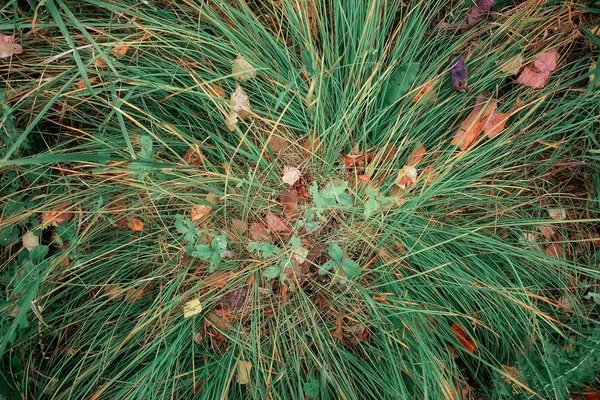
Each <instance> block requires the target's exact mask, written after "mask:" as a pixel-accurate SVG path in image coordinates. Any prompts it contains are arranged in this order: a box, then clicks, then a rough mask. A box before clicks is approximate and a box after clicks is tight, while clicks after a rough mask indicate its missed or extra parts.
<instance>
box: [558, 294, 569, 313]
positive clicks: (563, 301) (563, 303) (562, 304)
mask: <svg viewBox="0 0 600 400" xmlns="http://www.w3.org/2000/svg"><path fill="white" fill-rule="evenodd" d="M556 305H558V308H561V309H563V310H572V309H573V304H571V300H569V298H568V297H567V296H560V297H559V298H558V301H557V302H556Z"/></svg>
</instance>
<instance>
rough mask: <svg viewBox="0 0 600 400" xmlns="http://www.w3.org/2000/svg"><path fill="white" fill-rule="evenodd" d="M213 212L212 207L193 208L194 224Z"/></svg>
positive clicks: (192, 217) (200, 206)
mask: <svg viewBox="0 0 600 400" xmlns="http://www.w3.org/2000/svg"><path fill="white" fill-rule="evenodd" d="M211 211H212V207H210V206H205V205H199V206H194V207H192V215H191V219H192V222H195V221H198V220H199V219H201V218H202V217H204V216H206V215H208V214H209V213H210V212H211Z"/></svg>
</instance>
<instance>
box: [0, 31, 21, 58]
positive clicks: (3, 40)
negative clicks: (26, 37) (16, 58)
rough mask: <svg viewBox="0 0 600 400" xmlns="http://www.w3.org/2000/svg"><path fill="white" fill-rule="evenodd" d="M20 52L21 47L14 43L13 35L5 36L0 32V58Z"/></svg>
mask: <svg viewBox="0 0 600 400" xmlns="http://www.w3.org/2000/svg"><path fill="white" fill-rule="evenodd" d="M21 53H23V47H21V45H20V44H18V43H15V37H14V36H7V35H3V34H1V33H0V58H8V57H12V56H13V55H15V54H21Z"/></svg>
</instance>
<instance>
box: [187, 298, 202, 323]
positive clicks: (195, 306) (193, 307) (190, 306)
mask: <svg viewBox="0 0 600 400" xmlns="http://www.w3.org/2000/svg"><path fill="white" fill-rule="evenodd" d="M201 312H202V305H201V304H200V300H198V299H194V300H191V301H188V302H187V303H185V305H184V306H183V318H189V317H192V316H194V315H196V314H200V313H201Z"/></svg>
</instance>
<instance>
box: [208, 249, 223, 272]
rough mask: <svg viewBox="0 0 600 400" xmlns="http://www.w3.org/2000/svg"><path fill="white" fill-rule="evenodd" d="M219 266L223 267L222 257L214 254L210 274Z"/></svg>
mask: <svg viewBox="0 0 600 400" xmlns="http://www.w3.org/2000/svg"><path fill="white" fill-rule="evenodd" d="M219 265H221V255H220V254H219V253H215V252H213V254H212V258H211V260H210V268H209V269H208V270H209V272H213V271H214V270H215V269H216V268H217V267H218V266H219Z"/></svg>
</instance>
